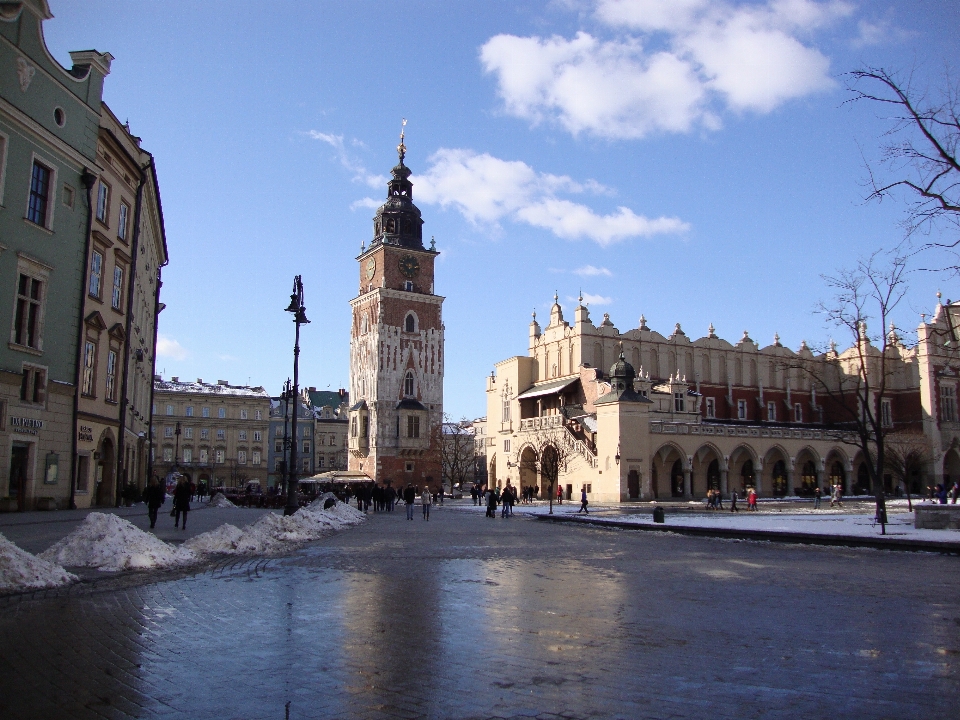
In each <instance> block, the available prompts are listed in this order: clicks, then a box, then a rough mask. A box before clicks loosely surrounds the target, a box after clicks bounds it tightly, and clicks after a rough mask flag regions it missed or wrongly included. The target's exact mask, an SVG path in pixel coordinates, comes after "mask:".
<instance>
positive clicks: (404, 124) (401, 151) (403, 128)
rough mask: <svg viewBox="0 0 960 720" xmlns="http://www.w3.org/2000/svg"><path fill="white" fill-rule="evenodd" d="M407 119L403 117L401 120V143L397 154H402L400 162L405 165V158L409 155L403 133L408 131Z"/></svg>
mask: <svg viewBox="0 0 960 720" xmlns="http://www.w3.org/2000/svg"><path fill="white" fill-rule="evenodd" d="M406 128H407V119H406V118H401V122H400V144H399V145H397V154H398V155H399V156H400V164H401V165H403V158H405V157H406V155H407V146H406V145H404V144H403V135H404V133H405V132H406Z"/></svg>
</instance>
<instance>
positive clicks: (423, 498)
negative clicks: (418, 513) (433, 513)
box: [420, 487, 432, 520]
mask: <svg viewBox="0 0 960 720" xmlns="http://www.w3.org/2000/svg"><path fill="white" fill-rule="evenodd" d="M431 501H432V498H431V497H430V488H428V487H425V488H423V493H422V494H421V495H420V503H421V504H422V505H423V519H424V520H429V519H430V504H431Z"/></svg>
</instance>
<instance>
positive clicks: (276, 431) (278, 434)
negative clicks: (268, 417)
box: [273, 425, 283, 437]
mask: <svg viewBox="0 0 960 720" xmlns="http://www.w3.org/2000/svg"><path fill="white" fill-rule="evenodd" d="M273 434H274V436H276V437H283V428H282V427H280V426H279V425H277V427H276V428H274V432H273Z"/></svg>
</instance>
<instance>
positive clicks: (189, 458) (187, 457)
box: [183, 448, 193, 463]
mask: <svg viewBox="0 0 960 720" xmlns="http://www.w3.org/2000/svg"><path fill="white" fill-rule="evenodd" d="M183 462H185V463H192V462H193V448H184V449H183Z"/></svg>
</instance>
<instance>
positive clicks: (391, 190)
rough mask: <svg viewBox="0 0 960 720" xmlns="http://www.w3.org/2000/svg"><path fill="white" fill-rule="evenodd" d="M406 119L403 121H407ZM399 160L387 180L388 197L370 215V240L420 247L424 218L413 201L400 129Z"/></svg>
mask: <svg viewBox="0 0 960 720" xmlns="http://www.w3.org/2000/svg"><path fill="white" fill-rule="evenodd" d="M406 122H407V121H406V120H404V121H403V124H404V125H406ZM397 153H398V154H399V156H400V162H399V163H397V165H396V167H394V168H393V170H391V171H390V172H391V175H392V177H391V178H390V180H389V181H388V182H387V201H386V202H385V203H384V204H383V205H381V206H380V207H379V209H378V210H377V214H376V215H375V216H374V218H373V240H372V241H371V243H370V247H375V246H376V245H380V244H384V245H397V246H400V247H407V248H414V249H417V250H423V249H424V247H423V218H421V216H420V209H419V208H418V207H417V206H416V205H414V204H413V183H412V182H410V173H411V171H410V168H408V167H407V166H406V165H404V164H403V158H404V157H405V156H406V154H407V147H406V145H404V144H403V131H402V130H401V132H400V144H399V145H398V146H397Z"/></svg>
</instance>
